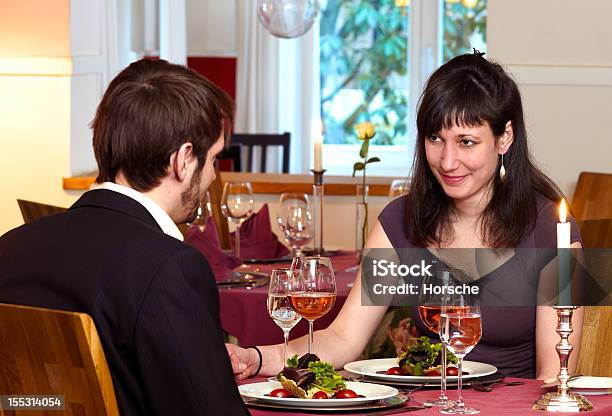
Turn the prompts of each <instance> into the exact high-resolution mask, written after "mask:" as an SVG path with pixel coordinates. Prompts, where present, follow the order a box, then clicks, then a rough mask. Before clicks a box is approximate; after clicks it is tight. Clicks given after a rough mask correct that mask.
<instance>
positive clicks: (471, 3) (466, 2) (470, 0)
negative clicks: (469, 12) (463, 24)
mask: <svg viewBox="0 0 612 416" xmlns="http://www.w3.org/2000/svg"><path fill="white" fill-rule="evenodd" d="M461 3H463V6H464V7H467V8H468V9H473V8H474V7H476V5H477V4H478V0H462V1H461Z"/></svg>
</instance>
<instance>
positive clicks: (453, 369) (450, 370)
mask: <svg viewBox="0 0 612 416" xmlns="http://www.w3.org/2000/svg"><path fill="white" fill-rule="evenodd" d="M457 374H459V370H458V369H457V367H448V368H447V369H446V375H447V376H456V375H457Z"/></svg>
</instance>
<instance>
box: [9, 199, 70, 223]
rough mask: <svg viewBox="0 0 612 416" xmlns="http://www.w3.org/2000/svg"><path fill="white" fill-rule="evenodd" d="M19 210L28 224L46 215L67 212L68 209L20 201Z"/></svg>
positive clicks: (18, 202) (18, 201)
mask: <svg viewBox="0 0 612 416" xmlns="http://www.w3.org/2000/svg"><path fill="white" fill-rule="evenodd" d="M17 204H19V209H20V210H21V215H22V216H23V220H24V222H26V223H28V222H31V221H34V220H36V219H38V218H40V217H44V216H46V215H52V214H58V213H60V212H64V211H66V208H62V207H56V206H54V205H47V204H41V203H40V202H33V201H25V200H23V199H18V200H17Z"/></svg>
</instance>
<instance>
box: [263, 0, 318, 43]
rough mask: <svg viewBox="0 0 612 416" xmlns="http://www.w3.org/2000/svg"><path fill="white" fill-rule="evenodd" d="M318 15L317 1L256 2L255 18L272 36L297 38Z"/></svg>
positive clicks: (284, 0) (271, 0)
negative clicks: (257, 18) (256, 17)
mask: <svg viewBox="0 0 612 416" xmlns="http://www.w3.org/2000/svg"><path fill="white" fill-rule="evenodd" d="M318 15H319V2H318V1H317V0H258V1H257V16H259V21H260V22H261V24H262V25H263V26H264V27H265V28H266V30H268V32H270V33H271V34H272V35H274V36H277V37H279V38H297V37H298V36H302V35H303V34H304V33H306V32H308V30H309V29H310V28H311V27H312V25H313V23H314V22H315V20H316V19H317V16H318Z"/></svg>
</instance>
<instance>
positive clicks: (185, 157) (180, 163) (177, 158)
mask: <svg viewBox="0 0 612 416" xmlns="http://www.w3.org/2000/svg"><path fill="white" fill-rule="evenodd" d="M194 163H196V158H195V155H194V154H193V145H192V144H191V142H187V143H183V144H182V145H181V147H179V148H178V149H177V150H176V152H174V153H172V154H171V155H170V169H171V170H172V172H171V173H172V176H173V177H174V178H175V179H176V180H177V181H178V182H183V181H184V180H185V178H187V176H188V174H189V172H190V171H191V170H193V165H194Z"/></svg>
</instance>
